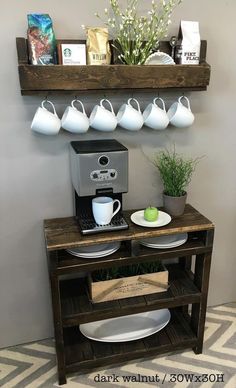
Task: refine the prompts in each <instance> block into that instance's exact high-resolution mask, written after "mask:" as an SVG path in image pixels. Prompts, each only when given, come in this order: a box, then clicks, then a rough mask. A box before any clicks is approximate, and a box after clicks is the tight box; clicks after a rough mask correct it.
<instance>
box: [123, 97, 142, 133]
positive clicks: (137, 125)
mask: <svg viewBox="0 0 236 388" xmlns="http://www.w3.org/2000/svg"><path fill="white" fill-rule="evenodd" d="M131 101H134V102H135V103H136V105H137V107H138V109H135V108H134V107H133V106H132V105H131ZM117 121H118V124H119V125H120V126H121V127H122V128H125V129H128V130H129V131H139V130H140V129H141V128H142V126H143V115H142V112H141V110H140V105H139V103H138V101H137V100H136V99H135V98H130V99H129V100H128V102H127V104H123V105H122V106H121V107H120V109H119V111H118V113H117Z"/></svg>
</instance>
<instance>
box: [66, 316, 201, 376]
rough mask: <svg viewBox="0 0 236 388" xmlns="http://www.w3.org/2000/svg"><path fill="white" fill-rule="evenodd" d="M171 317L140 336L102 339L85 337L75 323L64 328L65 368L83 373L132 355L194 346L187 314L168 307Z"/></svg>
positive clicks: (155, 353) (159, 352) (131, 358)
mask: <svg viewBox="0 0 236 388" xmlns="http://www.w3.org/2000/svg"><path fill="white" fill-rule="evenodd" d="M170 312H171V320H170V322H169V324H168V325H167V326H166V327H165V328H164V329H163V330H161V331H160V332H158V333H156V334H154V335H152V336H150V337H147V338H144V339H142V340H137V341H132V342H126V343H125V342H124V343H102V342H96V341H91V340H89V339H87V338H85V337H84V336H83V335H82V334H81V333H80V331H79V328H78V327H73V328H67V329H64V339H65V343H64V346H65V369H66V371H67V372H70V373H72V372H76V371H77V372H78V371H79V373H83V372H86V371H87V370H88V369H91V368H98V367H106V368H107V367H108V366H109V365H113V364H114V363H124V362H126V361H128V360H133V359H135V358H142V357H150V356H156V355H157V354H161V353H165V352H170V351H174V350H181V349H185V348H191V347H194V346H195V345H196V344H197V337H196V335H195V334H194V332H193V330H192V329H191V326H190V324H189V320H190V317H189V316H188V315H186V314H183V313H181V312H180V311H178V309H171V310H170Z"/></svg>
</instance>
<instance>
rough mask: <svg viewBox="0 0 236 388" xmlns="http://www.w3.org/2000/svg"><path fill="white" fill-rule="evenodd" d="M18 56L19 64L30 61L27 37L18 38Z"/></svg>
mask: <svg viewBox="0 0 236 388" xmlns="http://www.w3.org/2000/svg"><path fill="white" fill-rule="evenodd" d="M16 49H17V58H18V63H19V65H26V64H28V63H29V57H28V48H27V41H26V39H25V38H16Z"/></svg>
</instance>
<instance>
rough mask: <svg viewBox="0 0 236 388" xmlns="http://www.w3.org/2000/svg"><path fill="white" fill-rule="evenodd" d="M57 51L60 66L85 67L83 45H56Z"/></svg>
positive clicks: (84, 48) (84, 46) (84, 45)
mask: <svg viewBox="0 0 236 388" xmlns="http://www.w3.org/2000/svg"><path fill="white" fill-rule="evenodd" d="M57 51H58V63H59V64H60V65H78V66H79V65H86V44H85V43H58V45H57Z"/></svg>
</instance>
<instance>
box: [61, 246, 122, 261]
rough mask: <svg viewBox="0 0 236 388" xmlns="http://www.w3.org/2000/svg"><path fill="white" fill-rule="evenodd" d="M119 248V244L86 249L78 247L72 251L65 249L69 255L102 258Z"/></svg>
mask: <svg viewBox="0 0 236 388" xmlns="http://www.w3.org/2000/svg"><path fill="white" fill-rule="evenodd" d="M119 248H120V242H114V243H109V244H99V245H91V246H88V247H79V248H74V249H67V252H69V253H70V254H71V255H74V256H77V257H83V258H86V257H87V258H89V257H91V258H93V257H103V256H107V255H110V254H111V253H114V252H115V251H117V250H118V249H119Z"/></svg>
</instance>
